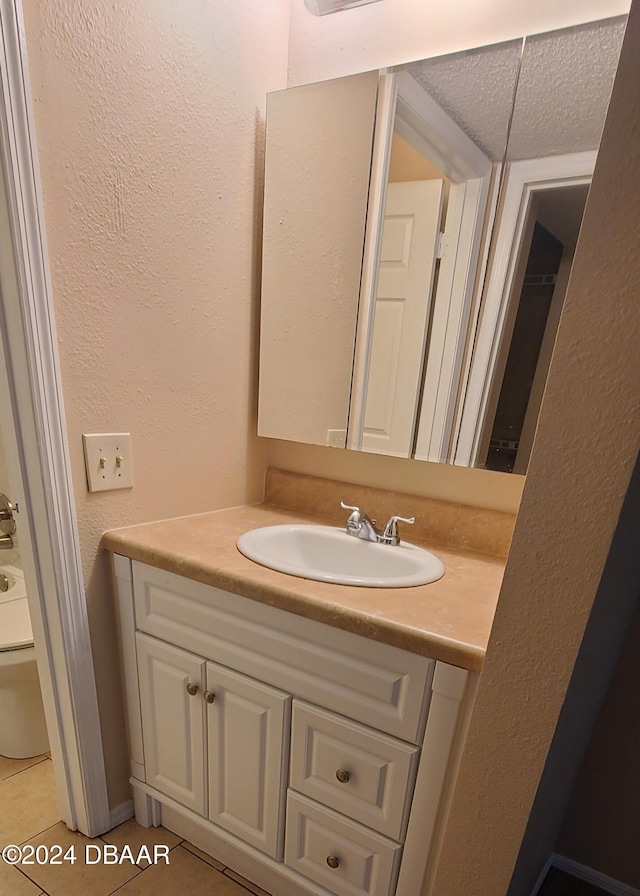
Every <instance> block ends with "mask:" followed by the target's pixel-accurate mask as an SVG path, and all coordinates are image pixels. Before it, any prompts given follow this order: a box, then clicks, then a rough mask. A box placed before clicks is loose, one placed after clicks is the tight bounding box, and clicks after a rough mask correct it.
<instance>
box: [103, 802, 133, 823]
mask: <svg viewBox="0 0 640 896" xmlns="http://www.w3.org/2000/svg"><path fill="white" fill-rule="evenodd" d="M133 816H134V811H133V800H126V802H124V803H120V805H119V806H115V808H113V809H112V810H111V811H110V812H109V825H110V828H109V830H113V828H117V827H118V825H119V824H124V823H125V821H129V819H130V818H133Z"/></svg>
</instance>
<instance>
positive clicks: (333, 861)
mask: <svg viewBox="0 0 640 896" xmlns="http://www.w3.org/2000/svg"><path fill="white" fill-rule="evenodd" d="M327 865H328V866H329V868H339V867H340V859H339V858H338V856H327Z"/></svg>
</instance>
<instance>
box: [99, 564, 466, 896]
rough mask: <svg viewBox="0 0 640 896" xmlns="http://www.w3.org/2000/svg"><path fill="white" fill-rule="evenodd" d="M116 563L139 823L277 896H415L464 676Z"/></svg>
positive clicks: (425, 866) (459, 727) (438, 824)
mask: <svg viewBox="0 0 640 896" xmlns="http://www.w3.org/2000/svg"><path fill="white" fill-rule="evenodd" d="M113 559H114V570H115V581H116V595H117V601H118V611H119V612H118V615H119V624H120V635H121V641H122V658H123V666H124V679H125V689H126V698H127V715H128V728H129V744H130V756H131V770H132V778H131V784H132V788H133V793H134V805H135V811H136V817H137V819H138V821H139V822H141V823H142V824H143V825H145V826H149V825H157V824H161V823H162V824H164V825H165V826H166V827H168V828H170V829H171V830H174V831H175V832H176V833H178V834H179V835H181V836H183V837H186V838H187V839H189V840H190V841H191V842H193V843H195V845H197V846H199V847H200V848H201V849H204V850H205V851H207V852H209V853H210V854H211V855H213V856H215V857H217V858H218V859H219V860H220V861H222V862H223V863H224V864H226V865H228V866H230V867H232V868H234V869H235V870H236V871H238V873H240V874H242V875H244V876H245V877H247V878H249V879H250V880H252V881H254V882H255V883H257V884H258V885H259V886H261V887H263V888H264V889H265V890H267V891H268V892H270V893H273V894H274V896H275V894H277V896H303V894H314V896H327V894H330V893H333V894H335V896H417V894H418V893H419V892H420V885H421V881H422V880H423V878H425V874H426V876H427V880H428V879H429V875H430V873H432V871H433V867H434V864H435V861H436V858H437V852H438V847H439V840H440V832H441V829H442V820H443V818H444V815H445V813H446V808H447V800H448V797H449V791H450V789H451V784H452V781H453V778H454V775H455V765H456V755H457V749H456V746H457V745H459V743H460V742H461V739H462V733H463V728H464V725H465V716H466V710H467V707H468V704H469V702H470V690H471V687H470V684H471V682H470V676H469V673H467V672H466V671H465V670H463V669H459V668H456V667H453V666H449V665H447V664H445V663H442V662H436V661H435V660H433V659H430V658H428V657H424V656H420V655H418V654H415V653H410V652H407V651H404V650H401V649H399V648H397V647H392V646H390V645H388V644H384V643H380V642H378V641H374V640H371V639H368V638H364V637H362V636H360V635H356V634H353V633H351V632H347V631H344V630H342V629H339V628H334V627H332V626H328V625H325V624H322V623H319V622H315V621H313V620H311V619H307V618H305V617H303V616H299V615H297V614H292V613H288V612H285V611H284V610H281V609H279V608H275V607H271V606H268V605H267V604H266V603H262V602H260V601H255V600H250V599H247V598H244V597H241V596H238V595H235V594H231V593H229V592H226V591H223V590H222V589H219V588H216V587H213V586H211V585H205V584H202V583H199V582H196V581H193V580H191V579H188V578H185V577H182V576H178V575H175V574H173V573H168V572H164V571H163V570H160V569H157V568H155V567H152V566H147V565H145V564H142V563H139V562H137V561H133V562H132V561H131V560H129V559H127V558H125V557H122V556H118V555H114V558H113ZM390 599H393V595H392V594H391V593H390Z"/></svg>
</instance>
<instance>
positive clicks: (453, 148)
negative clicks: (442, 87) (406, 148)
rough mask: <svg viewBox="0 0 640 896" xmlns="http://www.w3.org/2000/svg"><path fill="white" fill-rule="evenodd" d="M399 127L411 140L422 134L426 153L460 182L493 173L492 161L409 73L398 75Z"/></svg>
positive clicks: (434, 162) (432, 160) (443, 171)
mask: <svg viewBox="0 0 640 896" xmlns="http://www.w3.org/2000/svg"><path fill="white" fill-rule="evenodd" d="M395 77H396V83H397V92H398V100H397V105H396V110H395V114H396V121H395V126H396V130H397V131H398V133H399V134H401V135H403V136H404V135H406V137H407V139H408V140H409V142H412V138H413V137H415V135H416V134H417V135H419V136H420V138H421V142H422V143H423V145H424V149H423V150H422V153H423V155H425V156H427V158H428V159H429V160H430V161H431V162H433V164H434V165H436V166H437V167H438V168H439V169H440V171H442V173H443V174H445V175H446V176H447V177H448V178H449V179H450V180H452V181H455V182H456V183H460V182H461V181H466V180H470V179H471V178H475V177H484V176H485V175H487V174H490V173H491V160H490V159H489V158H488V157H487V156H486V155H485V154H484V153H483V152H482V150H481V149H479V148H478V146H477V145H476V144H475V143H474V142H473V140H472V139H471V138H470V137H469V136H468V134H466V133H465V132H464V131H463V130H462V128H461V127H459V126H458V125H457V124H456V123H455V121H454V120H453V119H452V118H450V117H449V116H448V115H447V113H446V112H445V111H444V109H442V107H441V106H439V105H438V103H436V101H435V100H434V99H432V98H431V97H430V96H429V94H428V93H427V92H426V90H424V89H423V88H422V87H420V85H419V84H418V83H417V81H415V80H414V78H412V77H411V75H410V74H409V73H408V72H398V73H397V74H396V76H395Z"/></svg>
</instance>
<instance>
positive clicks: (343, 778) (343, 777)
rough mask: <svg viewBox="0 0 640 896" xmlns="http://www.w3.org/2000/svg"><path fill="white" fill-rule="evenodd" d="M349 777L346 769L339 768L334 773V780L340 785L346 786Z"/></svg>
mask: <svg viewBox="0 0 640 896" xmlns="http://www.w3.org/2000/svg"><path fill="white" fill-rule="evenodd" d="M349 777H350V775H349V772H348V771H347V770H346V768H339V769H338V771H337V772H336V778H337V779H338V781H340V783H341V784H347V783H348V782H349Z"/></svg>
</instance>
